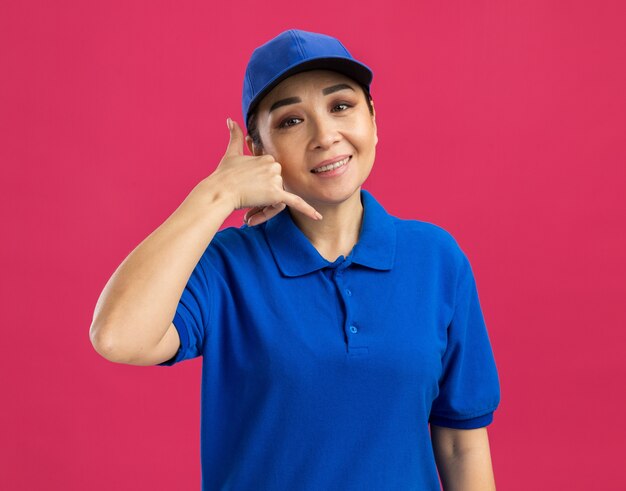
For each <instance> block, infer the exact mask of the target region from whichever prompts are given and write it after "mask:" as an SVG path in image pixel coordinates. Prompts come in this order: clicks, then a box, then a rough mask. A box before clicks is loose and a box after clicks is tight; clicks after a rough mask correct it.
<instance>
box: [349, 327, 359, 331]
mask: <svg viewBox="0 0 626 491" xmlns="http://www.w3.org/2000/svg"><path fill="white" fill-rule="evenodd" d="M357 330H358V329H357V328H356V326H350V331H352V332H357Z"/></svg>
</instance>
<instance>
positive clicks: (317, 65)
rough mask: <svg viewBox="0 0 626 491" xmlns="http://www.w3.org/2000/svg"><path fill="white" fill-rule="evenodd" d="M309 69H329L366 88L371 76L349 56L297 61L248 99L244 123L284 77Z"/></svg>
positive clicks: (366, 68) (365, 67) (361, 64)
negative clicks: (248, 103) (250, 99)
mask: <svg viewBox="0 0 626 491" xmlns="http://www.w3.org/2000/svg"><path fill="white" fill-rule="evenodd" d="M310 70H331V71H334V72H338V73H341V74H343V75H345V76H346V77H350V78H351V79H353V80H355V81H357V82H359V83H360V84H361V85H364V86H365V87H367V88H369V86H370V84H371V83H372V78H373V74H372V70H370V68H369V67H368V66H367V65H364V64H363V63H360V62H358V61H356V60H351V59H349V58H342V57H323V58H313V59H311V60H307V61H304V62H302V63H297V64H295V65H292V66H290V67H288V68H287V69H285V70H284V71H283V72H281V73H279V74H278V75H277V76H276V77H274V78H273V79H272V80H270V81H269V82H268V83H267V84H266V85H265V87H263V88H262V89H261V90H260V91H259V92H258V94H257V95H256V97H255V98H254V99H252V101H250V105H249V106H248V114H246V121H245V122H246V125H247V124H248V118H249V117H250V114H251V113H252V112H254V110H255V109H256V107H257V105H258V104H259V102H260V101H261V99H263V97H265V96H266V95H267V94H268V93H269V92H271V91H272V89H273V88H274V87H276V86H277V85H278V84H279V83H281V82H282V81H283V80H285V79H286V78H288V77H291V76H292V75H295V74H296V73H300V72H306V71H310Z"/></svg>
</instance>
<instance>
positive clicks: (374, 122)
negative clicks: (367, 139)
mask: <svg viewBox="0 0 626 491" xmlns="http://www.w3.org/2000/svg"><path fill="white" fill-rule="evenodd" d="M370 102H371V104H372V123H373V125H374V138H375V144H377V143H378V127H377V126H376V108H375V107H374V99H372V100H371V101H370Z"/></svg>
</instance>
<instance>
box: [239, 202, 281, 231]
mask: <svg viewBox="0 0 626 491" xmlns="http://www.w3.org/2000/svg"><path fill="white" fill-rule="evenodd" d="M285 206H287V205H285V203H274V204H273V205H268V206H265V207H261V206H257V207H255V208H251V209H250V210H248V212H247V213H246V216H245V217H244V222H245V223H246V224H248V225H249V226H254V225H259V224H260V223H263V222H266V221H267V220H269V219H270V218H272V217H274V216H276V215H278V214H279V213H280V212H281V211H283V210H284V209H285Z"/></svg>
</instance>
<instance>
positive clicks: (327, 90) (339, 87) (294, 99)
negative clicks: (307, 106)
mask: <svg viewBox="0 0 626 491" xmlns="http://www.w3.org/2000/svg"><path fill="white" fill-rule="evenodd" d="M345 89H350V90H351V91H353V92H354V88H352V87H350V86H349V85H348V84H337V85H332V86H330V87H326V88H325V89H322V94H324V95H328V94H332V93H333V92H338V91H340V90H345ZM298 102H302V99H300V98H299V97H287V98H286V99H281V100H279V101H276V102H275V103H274V104H272V106H271V107H270V110H269V112H272V111H273V110H274V109H278V108H279V107H282V106H288V105H289V104H297V103H298Z"/></svg>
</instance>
